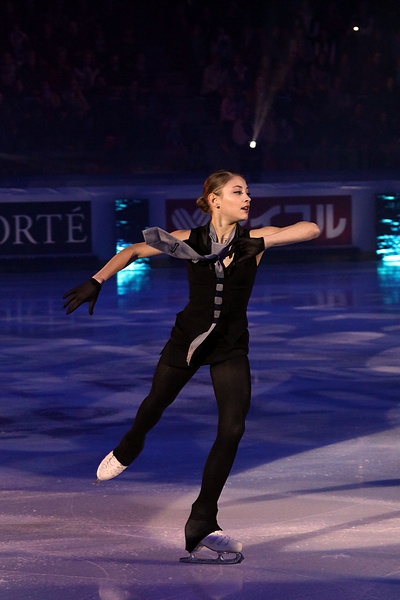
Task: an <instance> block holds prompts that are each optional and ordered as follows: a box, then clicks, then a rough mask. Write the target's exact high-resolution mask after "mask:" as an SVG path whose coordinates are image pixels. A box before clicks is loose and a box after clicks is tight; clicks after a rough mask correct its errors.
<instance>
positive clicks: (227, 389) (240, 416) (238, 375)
mask: <svg viewBox="0 0 400 600" xmlns="http://www.w3.org/2000/svg"><path fill="white" fill-rule="evenodd" d="M211 376H212V381H213V385H214V391H215V396H216V400H217V406H218V432H217V437H216V439H215V442H214V444H213V446H212V448H211V451H210V453H209V455H208V458H207V461H206V464H205V467H204V472H203V478H202V484H201V489H200V493H199V496H198V498H197V500H196V501H195V502H194V504H193V506H192V511H191V513H190V517H189V520H188V522H187V523H186V527H185V537H186V550H187V551H188V552H192V551H193V550H194V549H195V548H196V546H197V545H198V544H199V542H200V541H201V540H202V539H203V538H204V537H206V536H207V535H208V534H209V533H211V532H213V531H215V530H217V529H219V526H218V524H217V521H216V516H217V512H218V499H219V497H220V495H221V492H222V489H223V487H224V485H225V482H226V480H227V478H228V475H229V473H230V470H231V468H232V465H233V462H234V460H235V456H236V452H237V448H238V445H239V442H240V440H241V438H242V436H243V433H244V430H245V419H246V415H247V413H248V410H249V406H250V394H251V380H250V369H249V362H248V358H247V356H243V357H238V358H234V359H231V360H226V361H224V362H222V363H218V364H216V365H213V366H212V367H211Z"/></svg>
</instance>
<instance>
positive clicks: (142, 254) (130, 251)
mask: <svg viewBox="0 0 400 600" xmlns="http://www.w3.org/2000/svg"><path fill="white" fill-rule="evenodd" d="M189 233H190V232H189V231H186V230H179V231H173V232H172V234H171V235H173V236H174V237H176V238H178V239H179V240H187V239H188V237H189ZM157 254H162V252H161V251H160V250H156V249H155V248H152V247H151V246H148V245H147V244H146V243H145V242H139V243H137V244H132V245H131V246H127V248H124V249H123V250H121V252H118V254H116V255H115V256H113V257H112V258H111V259H110V260H109V261H108V263H107V264H106V265H104V267H103V268H102V269H100V271H98V272H97V273H95V275H93V278H94V279H96V280H97V281H99V282H100V283H104V281H107V279H110V277H112V276H113V275H115V274H116V273H118V272H119V271H122V269H125V267H127V266H129V265H130V264H132V263H133V262H134V261H135V260H137V259H138V258H150V257H151V256H156V255H157Z"/></svg>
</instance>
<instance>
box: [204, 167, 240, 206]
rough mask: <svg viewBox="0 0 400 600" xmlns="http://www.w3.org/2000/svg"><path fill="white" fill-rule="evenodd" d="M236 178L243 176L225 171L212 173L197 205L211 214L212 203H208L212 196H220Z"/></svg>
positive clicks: (205, 183) (206, 181)
mask: <svg viewBox="0 0 400 600" xmlns="http://www.w3.org/2000/svg"><path fill="white" fill-rule="evenodd" d="M234 177H241V175H239V174H238V173H233V172H232V171H225V170H224V169H221V170H220V171H215V172H214V173H211V175H209V176H208V177H207V179H206V180H205V182H204V185H203V195H202V196H200V198H197V200H196V204H197V206H198V207H199V208H200V210H202V211H203V212H205V213H209V214H211V208H210V203H209V201H208V198H209V196H210V194H216V195H217V196H219V195H220V193H221V190H222V188H223V187H224V185H226V184H227V183H228V182H229V181H230V180H231V179H233V178H234Z"/></svg>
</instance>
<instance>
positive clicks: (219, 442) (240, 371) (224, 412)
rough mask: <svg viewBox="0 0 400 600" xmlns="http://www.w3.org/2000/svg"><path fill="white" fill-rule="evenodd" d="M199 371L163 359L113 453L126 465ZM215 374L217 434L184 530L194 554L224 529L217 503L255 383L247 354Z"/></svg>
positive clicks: (213, 369) (214, 370) (225, 363)
mask: <svg viewBox="0 0 400 600" xmlns="http://www.w3.org/2000/svg"><path fill="white" fill-rule="evenodd" d="M197 370H198V368H197V367H192V368H188V369H180V368H177V367H171V366H169V365H166V364H164V363H163V359H162V357H161V359H160V362H159V363H158V365H157V368H156V371H155V373H154V377H153V383H152V387H151V390H150V393H149V395H148V396H147V397H146V398H145V399H144V400H143V402H142V404H141V405H140V407H139V409H138V412H137V414H136V417H135V419H134V421H133V424H132V427H131V428H130V429H129V431H127V433H126V434H125V435H124V436H123V438H122V439H121V441H120V443H119V444H118V446H117V447H116V448H115V449H114V455H115V457H116V458H117V459H118V460H119V462H120V463H121V464H123V465H129V464H131V462H133V461H134V460H135V458H136V457H137V456H138V455H139V454H140V452H141V451H142V450H143V447H144V442H145V438H146V434H147V433H148V432H149V431H150V429H152V427H154V426H155V425H156V424H157V423H158V421H159V420H160V418H161V416H162V414H163V412H164V410H165V409H166V408H167V407H168V406H169V405H170V404H172V402H173V401H174V400H175V398H176V397H177V395H178V394H179V392H180V391H181V390H182V388H183V387H184V386H185V385H186V383H188V381H189V380H190V379H191V378H192V377H193V375H194V374H195V373H196V371H197ZM210 373H211V379H212V383H213V387H214V393H215V397H216V401H217V407H218V430H217V436H216V439H215V442H214V444H213V446H212V448H211V450H210V453H209V455H208V457H207V460H206V463H205V467H204V471H203V478H202V483H201V489H200V493H199V495H198V497H197V499H196V501H195V502H194V503H193V506H192V511H191V513H190V517H189V520H188V522H187V523H186V527H185V536H186V549H187V550H188V551H189V552H191V551H192V550H193V549H194V548H195V547H196V546H197V544H198V542H199V541H200V540H201V539H202V538H203V537H205V536H206V535H208V534H209V533H211V532H212V531H214V530H216V529H220V527H219V526H218V523H217V520H216V519H217V512H218V499H219V497H220V495H221V492H222V489H223V487H224V485H225V482H226V480H227V478H228V475H229V473H230V470H231V468H232V465H233V462H234V460H235V456H236V452H237V449H238V445H239V442H240V440H241V438H242V436H243V433H244V430H245V419H246V415H247V412H248V410H249V406H250V394H251V382H250V368H249V361H248V358H247V356H240V357H237V358H232V359H229V360H225V361H223V362H221V363H217V364H215V365H211V366H210Z"/></svg>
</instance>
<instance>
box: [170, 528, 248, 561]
mask: <svg viewBox="0 0 400 600" xmlns="http://www.w3.org/2000/svg"><path fill="white" fill-rule="evenodd" d="M242 547H243V546H242V543H241V542H238V541H237V540H234V539H233V538H231V537H229V535H226V534H225V533H224V532H223V531H213V532H212V533H210V534H209V535H207V536H206V537H205V538H203V539H202V540H201V542H200V543H199V544H198V545H197V546H196V548H195V549H194V550H193V552H190V553H189V556H185V557H184V558H181V559H180V562H183V563H200V564H203V565H236V564H237V563H241V562H242V560H243V559H244V556H243V554H242ZM202 548H208V550H212V551H213V552H216V553H217V556H216V557H215V556H214V557H213V556H210V557H207V556H203V557H200V556H197V555H196V552H199V551H200V550H201V549H202Z"/></svg>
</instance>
